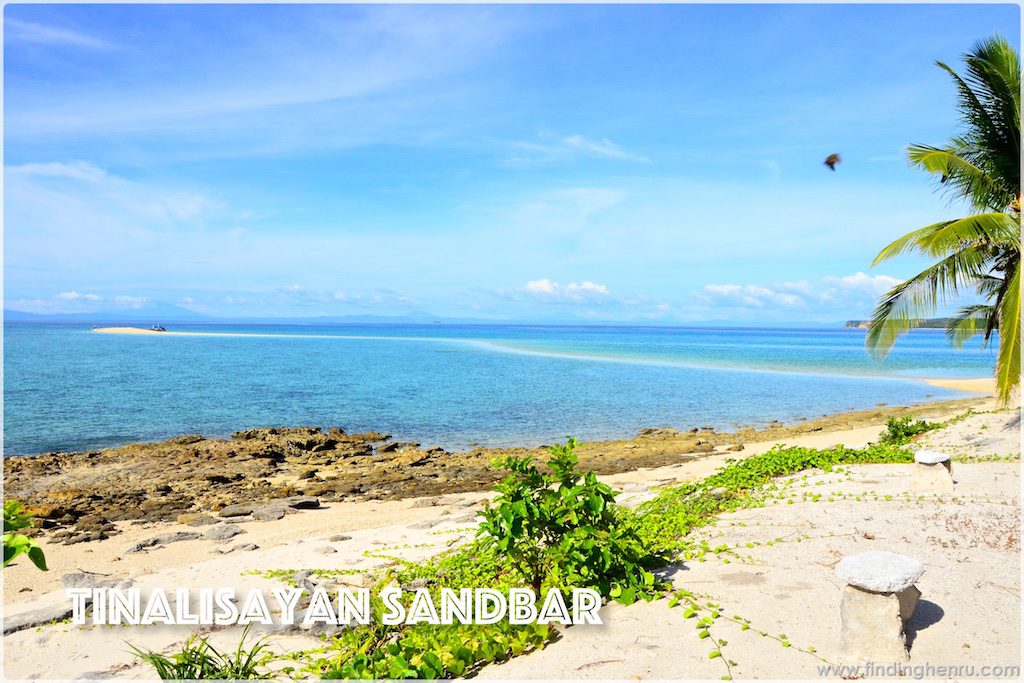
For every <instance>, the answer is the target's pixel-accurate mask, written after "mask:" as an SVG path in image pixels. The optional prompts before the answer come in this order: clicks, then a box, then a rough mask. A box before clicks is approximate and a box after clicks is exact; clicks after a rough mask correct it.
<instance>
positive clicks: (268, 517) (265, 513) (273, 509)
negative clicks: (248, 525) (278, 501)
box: [252, 505, 284, 522]
mask: <svg viewBox="0 0 1024 683" xmlns="http://www.w3.org/2000/svg"><path fill="white" fill-rule="evenodd" d="M252 516H253V519H258V520H261V521H264V522H270V521H273V520H275V519H281V518H282V517H284V508H283V507H281V506H278V505H272V506H267V507H265V508H258V509H256V510H253V511H252Z"/></svg>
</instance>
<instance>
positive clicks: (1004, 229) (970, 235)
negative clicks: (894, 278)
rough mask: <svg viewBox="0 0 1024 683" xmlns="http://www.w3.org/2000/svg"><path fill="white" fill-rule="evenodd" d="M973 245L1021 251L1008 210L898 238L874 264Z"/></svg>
mask: <svg viewBox="0 0 1024 683" xmlns="http://www.w3.org/2000/svg"><path fill="white" fill-rule="evenodd" d="M970 245H975V246H979V247H980V246H984V245H1005V246H1007V247H1010V248H1013V247H1016V248H1017V249H1018V250H1019V249H1020V229H1019V227H1018V226H1017V224H1016V222H1014V220H1013V219H1012V218H1010V217H1009V216H1008V215H1006V214H1005V213H982V214H977V215H974V216H967V217H965V218H957V219H954V220H950V221H941V222H939V223H933V224H931V225H926V226H925V227H923V228H918V229H917V230H914V231H912V232H908V233H907V234H906V235H903V236H902V237H900V238H898V239H896V240H895V241H893V242H892V243H891V244H889V245H888V246H887V247H885V248H884V249H882V251H880V252H879V253H878V256H876V257H875V260H874V261H873V262H872V263H871V265H872V266H877V265H878V264H879V263H882V262H883V261H887V260H889V259H891V258H894V257H896V256H899V255H901V254H907V253H912V252H916V253H919V254H922V255H924V256H931V257H942V256H946V255H947V254H949V253H950V252H951V251H955V250H960V249H963V248H965V247H967V246H970Z"/></svg>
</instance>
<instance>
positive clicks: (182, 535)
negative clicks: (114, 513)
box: [125, 531, 209, 555]
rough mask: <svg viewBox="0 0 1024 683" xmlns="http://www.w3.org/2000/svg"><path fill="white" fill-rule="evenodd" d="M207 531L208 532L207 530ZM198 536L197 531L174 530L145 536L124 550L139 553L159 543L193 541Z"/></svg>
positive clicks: (126, 552) (159, 544)
mask: <svg viewBox="0 0 1024 683" xmlns="http://www.w3.org/2000/svg"><path fill="white" fill-rule="evenodd" d="M207 533H209V532H207ZM199 537H200V534H199V532H198V531H175V532H172V533H169V534H160V535H158V536H154V537H152V538H147V539H146V540H144V541H139V542H138V543H136V544H135V545H133V546H132V547H130V548H128V550H126V551H125V554H126V555H127V554H128V553H139V552H142V551H143V550H148V549H149V548H155V547H157V546H161V545H167V544H168V543H177V542H178V541H193V540H195V539H197V538H199Z"/></svg>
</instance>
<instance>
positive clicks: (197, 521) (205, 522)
mask: <svg viewBox="0 0 1024 683" xmlns="http://www.w3.org/2000/svg"><path fill="white" fill-rule="evenodd" d="M182 517H185V515H182V516H179V517H178V523H179V524H185V525H187V526H210V525H211V524H218V523H220V521H221V520H219V519H217V518H216V517H211V516H210V515H188V516H187V517H188V518H187V519H186V520H184V521H182Z"/></svg>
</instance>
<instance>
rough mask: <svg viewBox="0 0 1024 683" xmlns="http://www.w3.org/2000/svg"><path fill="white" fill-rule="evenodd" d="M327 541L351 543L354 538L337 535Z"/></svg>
mask: <svg viewBox="0 0 1024 683" xmlns="http://www.w3.org/2000/svg"><path fill="white" fill-rule="evenodd" d="M327 540H328V541H331V542H333V543H339V542H341V541H351V540H352V537H351V536H349V535H347V534H335V535H334V536H331V537H330V538H328V539H327Z"/></svg>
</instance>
